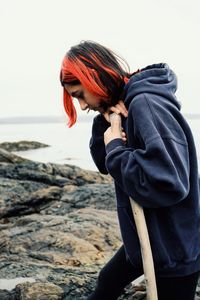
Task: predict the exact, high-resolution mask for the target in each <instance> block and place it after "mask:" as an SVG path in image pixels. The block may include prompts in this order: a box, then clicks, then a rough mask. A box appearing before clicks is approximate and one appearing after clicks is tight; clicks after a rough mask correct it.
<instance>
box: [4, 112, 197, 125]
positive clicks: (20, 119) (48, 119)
mask: <svg viewBox="0 0 200 300" xmlns="http://www.w3.org/2000/svg"><path fill="white" fill-rule="evenodd" d="M182 114H183V116H184V117H185V118H186V119H200V113H182ZM94 117H95V115H87V116H85V115H79V116H78V118H77V121H81V122H88V121H91V119H93V118H94ZM67 121H68V118H67V116H66V117H65V116H59V115H41V116H34V115H33V116H12V117H3V118H0V125H4V124H33V123H63V122H67Z"/></svg>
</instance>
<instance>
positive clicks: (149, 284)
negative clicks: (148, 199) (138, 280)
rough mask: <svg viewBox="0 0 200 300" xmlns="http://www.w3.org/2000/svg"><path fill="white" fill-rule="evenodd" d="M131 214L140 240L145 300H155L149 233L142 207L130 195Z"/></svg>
mask: <svg viewBox="0 0 200 300" xmlns="http://www.w3.org/2000/svg"><path fill="white" fill-rule="evenodd" d="M130 203H131V207H132V212H133V216H134V219H135V224H136V228H137V233H138V237H139V241H140V247H141V253H142V261H143V268H144V277H145V280H146V290H147V300H157V299H158V295H157V288H156V279H155V271H154V264H153V256H152V251H151V245H150V241H149V234H148V230H147V225H146V220H145V216H144V211H143V208H142V207H141V206H140V205H139V204H138V203H137V202H135V201H134V200H133V199H132V198H131V197H130Z"/></svg>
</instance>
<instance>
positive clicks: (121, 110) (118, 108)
mask: <svg viewBox="0 0 200 300" xmlns="http://www.w3.org/2000/svg"><path fill="white" fill-rule="evenodd" d="M112 113H116V114H121V115H123V116H124V117H127V116H128V111H127V109H126V106H125V105H124V102H123V101H122V100H119V102H118V103H117V104H116V105H115V106H111V107H109V109H108V110H107V111H106V112H104V113H103V116H104V118H105V119H106V121H108V122H109V123H110V114H112Z"/></svg>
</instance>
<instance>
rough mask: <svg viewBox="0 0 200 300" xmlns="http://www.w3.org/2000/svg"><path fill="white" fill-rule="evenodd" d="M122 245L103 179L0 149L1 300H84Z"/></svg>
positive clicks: (136, 290) (132, 292)
mask: <svg viewBox="0 0 200 300" xmlns="http://www.w3.org/2000/svg"><path fill="white" fill-rule="evenodd" d="M120 245H121V238H120V233H119V225H118V220H117V214H116V208H115V198H114V186H113V182H112V180H111V178H110V177H109V176H103V175H101V174H99V173H98V172H93V171H86V170H82V169H80V168H78V167H76V166H71V165H58V164H52V163H51V164H50V163H47V164H44V163H39V162H34V161H30V160H27V159H24V158H22V157H19V156H17V155H16V154H13V153H11V152H8V151H6V150H5V149H1V148H0V300H5V299H6V300H28V299H30V300H36V299H41V300H59V299H63V300H72V299H73V300H78V299H80V300H84V299H86V298H87V295H89V294H90V292H91V291H92V290H93V288H94V285H95V281H96V278H97V275H98V272H99V270H100V268H101V266H103V265H104V263H105V262H106V261H108V259H109V258H110V257H112V255H113V253H114V252H115V251H116V250H117V249H118V248H119V247H120ZM199 293H200V291H199V288H198V291H197V298H196V299H200V298H198V294H199ZM122 299H127V300H131V299H132V300H136V299H138V300H139V299H145V286H144V284H142V283H141V284H140V285H137V286H131V285H130V286H129V287H127V289H126V290H125V292H124V294H123V295H122V296H121V297H120V300H122ZM102 300H103V299H102Z"/></svg>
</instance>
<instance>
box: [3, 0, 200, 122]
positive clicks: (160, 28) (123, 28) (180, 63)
mask: <svg viewBox="0 0 200 300" xmlns="http://www.w3.org/2000/svg"><path fill="white" fill-rule="evenodd" d="M199 33H200V1H199V0H190V1H188V0H168V1H166V0H139V1H138V0H137V1H136V0H124V1H121V0H101V1H100V0H76V1H73V0H0V39H1V46H0V118H4V117H14V116H15V117H16V116H18V117H19V116H41V115H46V116H48V115H58V116H64V109H63V105H62V88H61V86H60V82H59V72H60V66H61V61H62V59H63V57H64V55H65V53H66V52H67V51H68V50H69V49H70V47H71V46H73V45H75V44H78V43H79V42H80V41H81V40H93V41H96V42H98V43H101V44H103V45H105V46H107V47H109V48H111V49H112V50H114V51H115V52H116V53H118V54H119V55H121V56H122V57H123V58H125V59H126V60H127V62H128V63H129V65H130V69H131V71H135V70H137V69H138V68H143V67H145V66H147V65H150V64H153V63H159V62H166V63H168V65H169V66H170V67H171V68H172V69H173V70H174V71H175V73H176V75H177V76H178V91H177V97H178V100H179V101H180V102H181V103H182V111H183V112H185V113H200V88H199V87H200V76H199V70H200V57H199V56H200V39H199ZM78 113H79V114H82V113H83V112H80V111H78Z"/></svg>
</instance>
